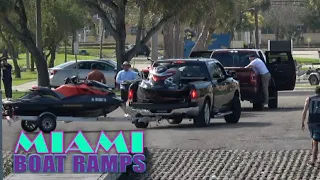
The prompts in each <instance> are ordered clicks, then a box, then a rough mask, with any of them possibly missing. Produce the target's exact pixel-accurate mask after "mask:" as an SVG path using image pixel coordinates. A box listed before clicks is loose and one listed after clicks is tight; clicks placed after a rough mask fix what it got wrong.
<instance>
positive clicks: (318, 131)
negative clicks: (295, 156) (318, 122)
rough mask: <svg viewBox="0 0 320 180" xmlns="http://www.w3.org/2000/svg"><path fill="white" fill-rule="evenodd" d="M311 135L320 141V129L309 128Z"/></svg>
mask: <svg viewBox="0 0 320 180" xmlns="http://www.w3.org/2000/svg"><path fill="white" fill-rule="evenodd" d="M309 132H310V136H311V138H312V139H313V140H315V141H318V142H320V129H314V128H311V129H309Z"/></svg>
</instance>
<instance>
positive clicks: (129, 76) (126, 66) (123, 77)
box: [116, 61, 138, 102]
mask: <svg viewBox="0 0 320 180" xmlns="http://www.w3.org/2000/svg"><path fill="white" fill-rule="evenodd" d="M122 68H123V70H121V71H119V73H118V74H117V77H116V83H117V84H119V85H120V94H121V99H122V100H123V101H125V102H127V101H128V88H129V87H128V86H125V85H124V84H123V83H125V82H126V81H132V80H135V79H137V77H138V76H137V73H136V72H134V71H132V70H130V68H131V64H130V63H129V62H128V61H125V62H123V64H122Z"/></svg>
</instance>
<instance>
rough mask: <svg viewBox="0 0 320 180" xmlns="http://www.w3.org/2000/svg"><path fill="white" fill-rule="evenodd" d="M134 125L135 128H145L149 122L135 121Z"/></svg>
mask: <svg viewBox="0 0 320 180" xmlns="http://www.w3.org/2000/svg"><path fill="white" fill-rule="evenodd" d="M134 125H135V126H136V128H139V129H145V128H147V127H148V126H149V122H146V123H145V122H139V121H137V122H135V123H134Z"/></svg>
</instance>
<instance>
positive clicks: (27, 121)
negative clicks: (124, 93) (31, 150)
mask: <svg viewBox="0 0 320 180" xmlns="http://www.w3.org/2000/svg"><path fill="white" fill-rule="evenodd" d="M120 108H121V109H122V110H123V111H124V113H125V114H124V117H111V116H100V117H72V116H56V115H54V114H53V113H51V112H43V113H41V114H40V115H38V116H19V115H12V116H9V115H7V114H6V113H5V112H4V113H3V120H6V121H7V123H8V125H9V126H11V125H12V124H13V123H16V122H18V121H21V128H22V129H23V130H24V131H26V132H34V131H36V130H37V129H40V130H41V131H42V132H44V133H50V132H51V131H54V130H55V129H56V126H57V122H58V121H60V122H64V123H71V122H95V121H96V122H131V123H132V124H134V125H135V126H136V127H137V128H147V127H148V126H149V123H150V122H157V125H159V124H160V123H161V122H162V120H164V119H167V117H166V115H165V114H161V113H151V112H150V111H148V110H142V109H133V108H131V107H130V106H126V105H122V106H120Z"/></svg>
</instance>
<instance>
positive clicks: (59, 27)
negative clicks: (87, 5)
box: [42, 0, 88, 67]
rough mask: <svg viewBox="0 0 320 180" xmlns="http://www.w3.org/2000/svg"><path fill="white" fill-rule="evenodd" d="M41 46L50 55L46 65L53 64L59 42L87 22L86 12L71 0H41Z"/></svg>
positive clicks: (50, 65)
mask: <svg viewBox="0 0 320 180" xmlns="http://www.w3.org/2000/svg"><path fill="white" fill-rule="evenodd" d="M42 2H43V6H42V7H43V10H42V11H43V12H44V13H43V17H42V18H43V42H44V44H43V48H44V49H47V50H48V53H47V54H46V59H47V60H48V57H50V60H49V63H48V66H49V67H53V66H54V60H55V58H56V51H57V48H58V45H59V43H60V42H61V41H62V40H64V39H66V38H67V36H68V35H70V34H71V35H72V33H74V32H75V31H77V30H78V29H81V28H83V27H84V26H85V24H86V23H87V22H88V14H87V13H86V12H87V11H85V9H84V8H83V7H80V6H79V5H78V4H76V3H74V1H73V0H56V1H52V0H43V1H42Z"/></svg>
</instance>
